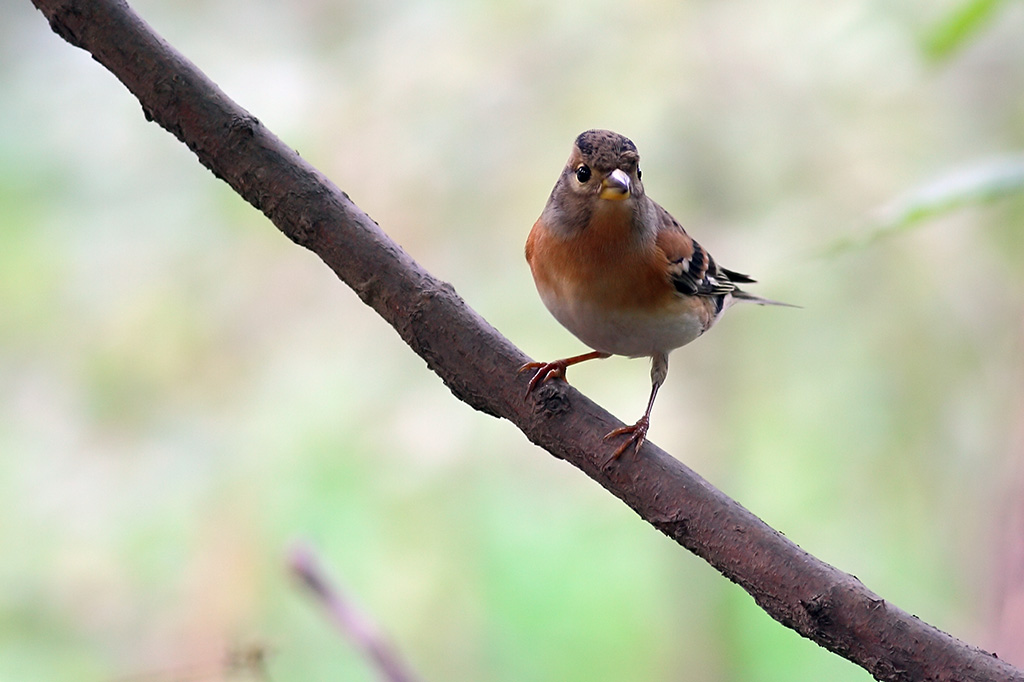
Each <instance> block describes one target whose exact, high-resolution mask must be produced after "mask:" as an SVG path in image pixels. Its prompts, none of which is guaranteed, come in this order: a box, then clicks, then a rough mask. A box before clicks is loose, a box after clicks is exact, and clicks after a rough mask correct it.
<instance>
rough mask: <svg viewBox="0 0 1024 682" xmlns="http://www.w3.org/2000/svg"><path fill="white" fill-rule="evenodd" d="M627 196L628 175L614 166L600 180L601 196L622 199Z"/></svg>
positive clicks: (613, 199) (616, 199)
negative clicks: (613, 168)
mask: <svg viewBox="0 0 1024 682" xmlns="http://www.w3.org/2000/svg"><path fill="white" fill-rule="evenodd" d="M627 197H629V176H628V175H626V174H625V173H624V172H622V171H621V170H619V169H618V168H616V169H615V170H613V171H612V172H611V173H609V174H608V177H606V178H605V179H604V180H603V181H602V182H601V198H602V199H611V200H612V201H622V200H623V199H626V198H627Z"/></svg>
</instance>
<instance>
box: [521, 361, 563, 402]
mask: <svg viewBox="0 0 1024 682" xmlns="http://www.w3.org/2000/svg"><path fill="white" fill-rule="evenodd" d="M566 367H567V365H566V363H565V362H563V361H561V360H556V361H555V362H527V363H526V364H525V365H523V366H522V367H520V368H519V373H520V374H522V373H523V372H525V371H527V370H530V369H535V370H537V371H536V372H535V373H534V375H533V377H532V378H531V379H530V383H529V385H528V386H527V387H526V395H527V396H529V395H530V394H531V393H533V390H534V389H535V388H537V387H538V386H540V385H541V384H543V383H544V382H545V381H547V380H549V379H565V368H566Z"/></svg>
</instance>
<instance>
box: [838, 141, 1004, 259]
mask: <svg viewBox="0 0 1024 682" xmlns="http://www.w3.org/2000/svg"><path fill="white" fill-rule="evenodd" d="M1017 192H1024V155H1022V156H1008V157H1001V158H996V159H989V160H985V161H979V162H977V163H975V164H973V165H970V166H962V167H959V168H957V169H955V170H953V171H951V172H949V173H946V174H944V175H941V176H939V177H938V178H936V179H935V180H932V181H930V182H927V183H925V184H923V185H921V186H919V187H917V188H916V189H913V190H911V191H910V192H908V193H907V194H905V195H903V196H902V197H899V198H897V199H895V200H894V201H892V202H890V203H889V204H887V205H885V206H883V207H882V208H880V209H879V210H878V211H877V212H876V214H875V216H874V217H873V218H872V219H871V220H870V223H869V229H867V230H865V231H864V232H862V233H861V234H860V235H858V236H853V237H848V238H846V239H843V240H841V241H840V242H838V243H836V244H833V245H832V246H831V247H830V248H828V249H826V254H827V255H835V254H837V253H841V252H844V251H847V250H849V249H852V248H854V247H858V246H865V245H867V244H870V243H872V242H875V241H877V240H879V239H882V238H884V237H888V236H891V235H893V234H897V233H900V232H903V231H906V230H909V229H911V228H913V227H916V226H917V225H919V224H921V223H922V222H923V221H924V220H926V219H929V218H934V217H937V216H940V215H943V214H946V213H950V212H952V211H955V210H957V209H960V208H963V207H965V206H972V205H977V204H983V203H988V202H991V201H994V200H996V199H1000V198H1002V197H1005V196H1007V195H1010V194H1014V193H1017Z"/></svg>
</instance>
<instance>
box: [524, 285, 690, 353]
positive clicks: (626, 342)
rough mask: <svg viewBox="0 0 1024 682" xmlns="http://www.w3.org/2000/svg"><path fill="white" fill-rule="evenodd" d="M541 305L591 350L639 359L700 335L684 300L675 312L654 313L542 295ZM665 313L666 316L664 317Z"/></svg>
mask: <svg viewBox="0 0 1024 682" xmlns="http://www.w3.org/2000/svg"><path fill="white" fill-rule="evenodd" d="M542 299H543V301H544V305H545V306H546V307H547V309H548V310H549V311H551V314H552V315H554V317H555V319H556V320H558V321H559V322H560V323H561V324H562V326H563V327H565V328H566V329H568V330H569V331H570V332H572V333H573V334H574V335H575V336H576V338H578V339H579V340H580V341H582V342H583V343H585V344H586V345H588V346H590V347H591V348H593V349H594V350H598V351H602V352H605V353H612V354H613V355H625V356H627V357H634V358H635V357H642V356H647V355H653V354H655V353H667V352H669V351H671V350H673V349H675V348H679V347H680V346H685V345H686V344H688V343H690V342H691V341H693V340H694V339H696V338H697V337H698V336H700V335H701V334H702V333H704V331H705V329H704V325H703V323H702V322H701V317H700V314H699V313H698V312H697V310H696V309H695V308H694V307H693V306H692V305H688V304H687V302H686V301H685V300H684V299H680V302H679V306H678V309H677V310H672V311H664V310H661V311H659V312H658V313H657V314H654V313H646V312H634V311H626V310H607V309H604V308H600V307H598V306H595V305H594V304H592V303H590V302H587V301H584V302H579V301H576V302H569V301H567V300H565V299H563V298H559V297H554V296H552V297H544V296H542ZM666 312H668V313H669V314H666Z"/></svg>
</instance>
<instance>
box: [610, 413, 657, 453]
mask: <svg viewBox="0 0 1024 682" xmlns="http://www.w3.org/2000/svg"><path fill="white" fill-rule="evenodd" d="M650 425H651V420H650V418H649V417H648V416H647V415H646V414H645V415H644V416H642V417H640V420H639V421H637V423H636V424H633V425H632V426H622V427H620V428H617V429H615V430H614V431H612V432H611V433H609V434H608V435H607V436H605V437H604V439H605V440H611V439H612V438H616V437H618V436H622V435H625V434H627V433H628V434H629V438H627V439H626V441H625V442H624V443H622V445H620V446H619V447H618V448H616V450H615V452H613V453H612V456H611V458H610V459H609V460H608V463H611V462H614V461H615V460H617V459H618V458H619V456H620V455H622V453H623V452H625V451H626V449H627V448H629V446H630V445H632V444H634V443H635V444H636V446H635V447H634V449H633V457H636V456H637V454H638V453H639V452H640V447H641V446H642V445H643V444H644V441H645V440H647V429H648V427H650Z"/></svg>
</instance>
